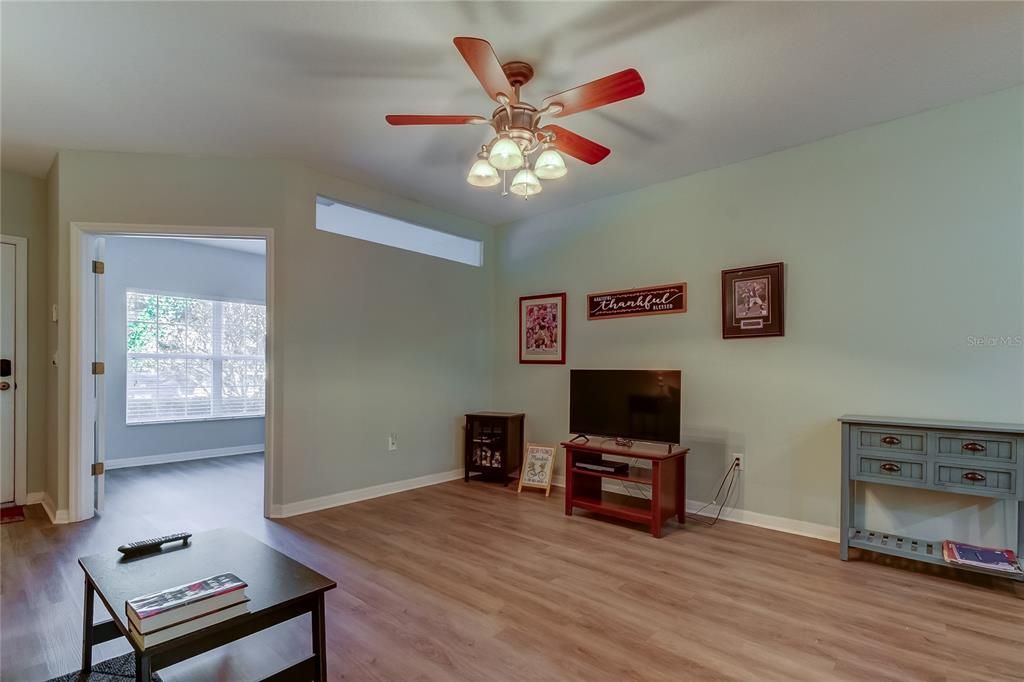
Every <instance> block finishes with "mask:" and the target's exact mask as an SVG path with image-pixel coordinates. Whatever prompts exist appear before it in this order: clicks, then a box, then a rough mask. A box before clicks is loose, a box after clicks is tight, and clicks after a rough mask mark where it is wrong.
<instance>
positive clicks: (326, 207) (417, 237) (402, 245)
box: [316, 196, 483, 267]
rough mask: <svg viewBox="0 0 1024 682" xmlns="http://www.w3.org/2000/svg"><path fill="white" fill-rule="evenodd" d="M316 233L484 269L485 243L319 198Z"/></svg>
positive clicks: (317, 201)
mask: <svg viewBox="0 0 1024 682" xmlns="http://www.w3.org/2000/svg"><path fill="white" fill-rule="evenodd" d="M316 229H318V230H322V231H324V232H333V233H334V234H340V235H344V236H346V237H353V238H355V239H362V240H364V241H368V242H374V243H375V244H383V245H384V246H393V247H395V248H396V249H405V250H406V251H415V252H417V253H422V254H426V255H428V256H435V257H437V258H444V259H446V260H451V261H455V262H457V263H465V264H466V265H473V266H476V267H480V266H481V265H483V243H482V242H480V241H478V240H476V239H468V238H466V237H460V236H458V235H454V234H448V233H447V232H441V231H440V230H434V229H431V228H429V227H423V226H422V225H416V224H414V223H407V222H405V221H404V220H399V219H398V218H392V217H390V216H386V215H382V214H380V213H374V212H373V211H367V210H365V209H361V208H356V207H355V206H349V205H348V204H343V203H340V202H337V201H335V200H334V199H328V198H327V197H323V196H318V197H317V198H316Z"/></svg>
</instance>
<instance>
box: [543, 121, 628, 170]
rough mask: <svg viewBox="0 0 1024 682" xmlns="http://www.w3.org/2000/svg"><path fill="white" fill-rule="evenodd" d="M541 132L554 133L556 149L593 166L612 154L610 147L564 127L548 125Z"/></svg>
mask: <svg viewBox="0 0 1024 682" xmlns="http://www.w3.org/2000/svg"><path fill="white" fill-rule="evenodd" d="M541 131H542V132H548V133H554V135H555V149H557V150H558V151H560V152H562V153H563V154H568V155H569V156H571V157H573V158H577V159H579V160H580V161H583V162H585V163H589V164H590V165H591V166H593V165H594V164H595V163H600V162H601V161H603V160H604V159H605V157H607V156H608V155H609V154H611V153H612V150H611V149H608V147H604V146H602V145H599V144H598V143H596V142H594V141H593V140H588V139H587V138H585V137H583V136H582V135H577V134H576V133H574V132H572V131H571V130H566V129H565V128H563V127H562V126H556V125H548V126H544V127H543V128H541Z"/></svg>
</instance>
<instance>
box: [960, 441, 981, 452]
mask: <svg viewBox="0 0 1024 682" xmlns="http://www.w3.org/2000/svg"><path fill="white" fill-rule="evenodd" d="M960 449H961V450H966V451H967V452H985V446H984V445H982V444H981V443H975V442H974V441H971V442H970V443H964V444H963V445H961V446H960Z"/></svg>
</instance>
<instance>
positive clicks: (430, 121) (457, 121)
mask: <svg viewBox="0 0 1024 682" xmlns="http://www.w3.org/2000/svg"><path fill="white" fill-rule="evenodd" d="M384 120H386V121H387V122H388V123H390V124H391V125H393V126H455V125H462V124H464V123H490V121H488V120H487V119H486V118H484V117H483V116H418V115H416V114H388V115H387V116H385V117H384Z"/></svg>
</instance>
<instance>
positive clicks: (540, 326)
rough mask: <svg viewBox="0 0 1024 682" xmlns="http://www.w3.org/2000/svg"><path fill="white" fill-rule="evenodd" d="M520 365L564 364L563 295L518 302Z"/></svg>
mask: <svg viewBox="0 0 1024 682" xmlns="http://www.w3.org/2000/svg"><path fill="white" fill-rule="evenodd" d="M519 362H520V364H524V365H527V364H534V365H564V364H565V294H564V293H561V294H542V295H539V296H523V297H521V298H520V299H519Z"/></svg>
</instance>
